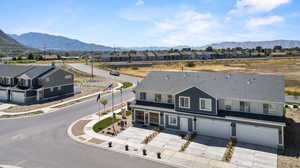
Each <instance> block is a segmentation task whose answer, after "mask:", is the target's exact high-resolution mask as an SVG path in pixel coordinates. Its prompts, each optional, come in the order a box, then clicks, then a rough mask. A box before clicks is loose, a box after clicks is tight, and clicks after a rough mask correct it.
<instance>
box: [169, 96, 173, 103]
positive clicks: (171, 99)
mask: <svg viewBox="0 0 300 168" xmlns="http://www.w3.org/2000/svg"><path fill="white" fill-rule="evenodd" d="M168 103H169V104H172V103H173V96H172V95H168Z"/></svg>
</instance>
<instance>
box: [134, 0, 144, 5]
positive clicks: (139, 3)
mask: <svg viewBox="0 0 300 168" xmlns="http://www.w3.org/2000/svg"><path fill="white" fill-rule="evenodd" d="M144 4H145V2H144V1H143V0H138V1H137V2H136V3H135V5H136V6H140V5H144Z"/></svg>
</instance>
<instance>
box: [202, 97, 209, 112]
mask: <svg viewBox="0 0 300 168" xmlns="http://www.w3.org/2000/svg"><path fill="white" fill-rule="evenodd" d="M200 110H203V111H211V99H204V98H200Z"/></svg>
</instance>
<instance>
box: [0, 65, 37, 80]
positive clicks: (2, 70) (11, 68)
mask: <svg viewBox="0 0 300 168" xmlns="http://www.w3.org/2000/svg"><path fill="white" fill-rule="evenodd" d="M31 68H32V66H24V65H18V66H16V65H6V64H0V76H5V77H11V78H13V77H16V76H18V75H21V74H23V73H24V72H26V71H28V70H29V69H31Z"/></svg>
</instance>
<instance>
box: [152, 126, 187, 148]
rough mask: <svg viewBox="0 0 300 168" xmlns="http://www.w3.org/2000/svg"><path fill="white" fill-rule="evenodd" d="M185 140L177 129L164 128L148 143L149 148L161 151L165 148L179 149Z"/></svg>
mask: <svg viewBox="0 0 300 168" xmlns="http://www.w3.org/2000/svg"><path fill="white" fill-rule="evenodd" d="M185 142H186V140H185V139H182V138H181V136H179V135H178V134H177V133H176V132H175V131H170V130H163V131H162V132H160V133H159V134H158V135H157V136H156V137H155V138H154V139H153V140H152V141H151V142H150V143H149V144H148V145H147V148H149V149H151V150H155V149H157V150H161V151H162V150H164V149H168V150H172V151H179V150H180V148H181V146H182V144H184V143H185Z"/></svg>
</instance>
